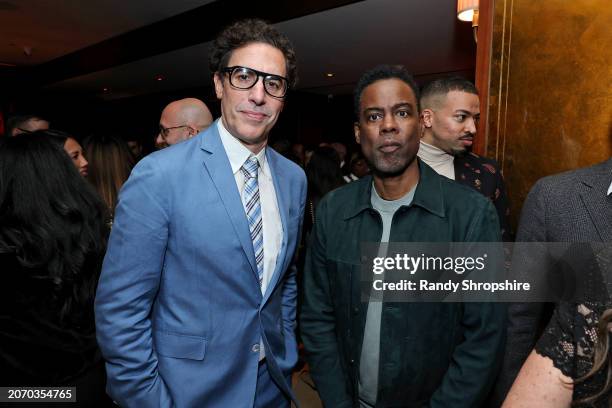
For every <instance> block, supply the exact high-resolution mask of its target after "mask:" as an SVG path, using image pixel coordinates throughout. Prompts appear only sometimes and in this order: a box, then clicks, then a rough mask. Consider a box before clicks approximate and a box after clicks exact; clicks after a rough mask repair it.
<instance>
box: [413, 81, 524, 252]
mask: <svg viewBox="0 0 612 408" xmlns="http://www.w3.org/2000/svg"><path fill="white" fill-rule="evenodd" d="M420 104H421V124H422V131H423V133H422V135H421V146H420V148H419V153H418V155H419V158H420V159H421V160H423V161H424V162H425V163H427V164H428V165H430V166H431V167H432V168H433V169H434V170H436V172H438V174H441V175H443V176H445V177H448V178H450V179H452V180H455V181H457V182H458V183H461V184H463V185H466V186H468V187H470V188H473V189H474V190H476V191H478V192H479V193H481V194H482V195H484V196H485V197H487V198H489V199H490V200H491V201H492V202H493V205H494V206H495V209H496V210H497V216H498V217H499V224H500V227H501V232H502V239H503V240H504V241H512V232H511V229H510V222H509V219H508V216H509V214H510V206H509V203H508V196H507V194H506V186H505V183H504V178H503V177H502V174H501V171H500V170H499V166H498V165H497V162H496V161H495V160H491V159H488V158H486V157H482V156H478V155H477V154H475V153H472V152H471V151H469V149H470V147H471V146H472V142H473V140H474V135H475V134H476V127H477V125H478V120H479V118H480V102H479V99H478V91H477V90H476V87H475V86H474V84H473V83H471V82H470V81H468V80H467V79H464V78H461V77H449V78H441V79H437V80H435V81H432V82H431V83H429V84H428V85H427V86H425V88H423V92H422V93H421V99H420Z"/></svg>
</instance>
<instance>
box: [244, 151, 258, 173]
mask: <svg viewBox="0 0 612 408" xmlns="http://www.w3.org/2000/svg"><path fill="white" fill-rule="evenodd" d="M258 168H259V162H258V161H257V157H255V156H251V157H249V158H248V159H247V161H245V162H244V164H243V165H242V171H243V173H244V176H245V177H246V178H257V169H258Z"/></svg>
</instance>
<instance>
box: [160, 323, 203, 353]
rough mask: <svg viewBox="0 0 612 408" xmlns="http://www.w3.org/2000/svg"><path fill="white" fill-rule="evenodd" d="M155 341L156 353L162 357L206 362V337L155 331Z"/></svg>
mask: <svg viewBox="0 0 612 408" xmlns="http://www.w3.org/2000/svg"><path fill="white" fill-rule="evenodd" d="M153 341H154V345H155V351H156V352H157V354H159V355H160V356H164V357H172V358H185V359H189V360H204V355H205V353H206V339H205V338H204V337H201V336H191V335H185V334H176V333H167V332H162V331H159V330H155V331H154V332H153Z"/></svg>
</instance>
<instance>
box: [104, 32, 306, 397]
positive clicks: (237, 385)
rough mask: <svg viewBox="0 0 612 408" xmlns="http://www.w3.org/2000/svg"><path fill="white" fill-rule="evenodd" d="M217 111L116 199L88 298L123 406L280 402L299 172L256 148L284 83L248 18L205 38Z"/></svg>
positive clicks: (287, 63)
mask: <svg viewBox="0 0 612 408" xmlns="http://www.w3.org/2000/svg"><path fill="white" fill-rule="evenodd" d="M210 68H211V71H212V72H214V85H215V92H216V94H217V97H218V99H220V100H221V118H220V119H218V120H217V121H216V122H215V123H213V124H212V125H211V126H210V127H209V128H207V129H206V130H205V131H204V132H201V133H199V134H198V135H197V136H195V137H193V138H191V139H189V140H186V141H184V142H182V143H178V144H176V145H173V146H170V147H168V148H167V149H164V150H162V151H159V152H156V153H153V154H151V155H149V156H147V157H146V158H144V159H143V160H141V161H140V162H139V164H138V165H137V166H136V168H135V169H134V171H133V172H132V175H131V176H130V179H129V180H128V181H127V183H126V184H125V186H124V187H123V190H122V191H121V195H120V197H119V205H118V207H117V211H116V216H115V222H114V225H113V230H112V234H111V237H110V241H109V247H108V252H107V254H106V258H105V260H104V267H103V271H102V276H101V278H100V283H99V286H98V292H97V297H96V327H97V337H98V341H99V344H100V348H101V350H102V353H103V355H104V357H105V359H106V360H107V365H106V367H107V372H108V392H109V393H110V395H111V396H112V397H113V399H115V400H116V401H117V402H118V403H119V404H120V405H121V406H123V407H207V408H208V407H210V408H214V407H219V408H226V407H249V408H251V407H255V408H265V407H288V406H289V399H290V398H292V392H291V381H290V375H291V370H292V368H293V366H294V365H295V363H296V361H297V343H296V336H295V333H294V330H295V313H296V297H297V296H296V295H297V285H296V270H295V268H294V267H293V262H292V260H293V255H294V252H295V249H296V244H297V241H298V230H299V225H300V222H301V220H302V219H303V213H304V201H305V196H306V178H305V175H304V172H303V171H302V170H301V169H300V168H299V167H298V166H297V165H296V164H294V163H293V162H291V161H289V160H287V159H285V158H284V157H282V156H280V155H279V154H277V153H276V152H274V150H272V149H268V148H266V144H267V141H268V134H269V132H270V130H271V129H272V127H273V126H274V124H275V123H276V120H277V119H278V116H279V114H280V112H281V110H282V108H283V105H284V101H285V96H286V93H287V90H288V88H289V87H291V86H293V85H294V83H295V78H296V62H295V54H294V51H293V47H292V46H291V44H290V42H289V40H288V39H287V38H286V37H285V36H284V35H282V34H281V33H280V32H278V31H277V30H276V29H275V28H274V27H273V26H270V25H268V24H266V23H265V22H263V21H261V20H245V21H239V22H237V23H235V24H233V25H231V26H229V27H228V28H226V29H225V30H224V31H223V32H222V33H221V34H220V36H219V37H218V38H217V39H216V40H215V42H214V44H213V46H212V51H211V56H210Z"/></svg>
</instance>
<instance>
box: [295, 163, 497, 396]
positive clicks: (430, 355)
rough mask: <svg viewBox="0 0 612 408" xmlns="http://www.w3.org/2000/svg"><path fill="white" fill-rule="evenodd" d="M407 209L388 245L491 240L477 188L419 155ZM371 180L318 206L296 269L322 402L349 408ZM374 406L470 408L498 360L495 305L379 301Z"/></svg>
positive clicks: (376, 228)
mask: <svg viewBox="0 0 612 408" xmlns="http://www.w3.org/2000/svg"><path fill="white" fill-rule="evenodd" d="M419 169H420V180H419V184H418V186H417V189H416V192H415V195H414V200H413V202H412V204H411V205H410V206H405V207H401V208H400V209H399V210H398V211H397V212H396V213H395V216H394V217H393V222H392V226H391V234H390V238H389V241H390V242H493V241H499V240H500V238H501V237H500V232H499V231H500V229H499V224H498V220H497V214H496V212H495V208H494V207H493V205H492V204H491V203H490V201H489V200H487V199H486V198H485V197H483V196H482V195H481V194H479V193H477V192H476V191H473V190H471V189H469V188H467V187H465V186H462V185H460V184H458V183H455V182H454V181H452V180H449V179H447V178H445V177H442V176H439V175H438V174H436V173H435V172H434V171H433V170H432V169H431V168H430V167H429V166H427V165H426V164H424V163H422V162H420V161H419ZM371 188H372V178H371V177H365V178H363V179H361V180H359V181H356V182H353V183H350V184H348V185H346V186H344V187H341V188H339V189H337V190H334V191H333V192H331V193H329V194H328V195H327V196H326V197H325V198H324V199H323V200H322V201H321V204H320V205H319V207H318V209H317V212H316V222H315V227H314V230H313V233H312V237H311V242H310V246H309V248H308V253H307V259H306V266H305V271H304V282H303V290H304V303H303V305H302V311H301V315H300V327H301V336H302V340H303V341H304V345H305V347H306V350H307V355H308V362H309V364H310V370H311V375H312V377H313V379H314V381H315V384H316V386H317V389H318V391H319V395H320V396H321V398H322V400H323V403H324V404H325V407H328V408H332V407H333V408H335V407H355V406H358V397H357V392H358V390H357V380H358V373H359V360H360V355H361V344H362V340H363V330H364V327H365V318H366V311H367V304H366V303H362V302H361V297H360V287H359V285H360V275H359V274H360V256H361V254H360V243H361V242H379V241H380V238H381V236H382V220H381V218H380V215H379V214H378V213H377V212H376V211H375V210H373V209H372V205H371V202H370V193H371ZM380 338H381V344H380V368H379V384H378V401H377V404H376V406H377V407H422V406H429V407H452V408H458V407H466V408H468V407H469V408H475V407H478V406H480V405H481V404H482V401H483V399H484V398H485V397H486V394H487V392H488V390H489V389H490V387H491V386H492V381H493V379H494V377H495V374H496V371H497V369H498V366H499V359H500V350H501V349H502V347H503V343H504V340H505V307H504V306H503V305H500V304H494V303H486V304H483V303H407V302H404V303H385V305H384V306H383V312H382V316H381V335H380Z"/></svg>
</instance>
